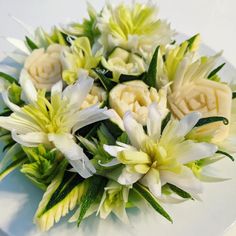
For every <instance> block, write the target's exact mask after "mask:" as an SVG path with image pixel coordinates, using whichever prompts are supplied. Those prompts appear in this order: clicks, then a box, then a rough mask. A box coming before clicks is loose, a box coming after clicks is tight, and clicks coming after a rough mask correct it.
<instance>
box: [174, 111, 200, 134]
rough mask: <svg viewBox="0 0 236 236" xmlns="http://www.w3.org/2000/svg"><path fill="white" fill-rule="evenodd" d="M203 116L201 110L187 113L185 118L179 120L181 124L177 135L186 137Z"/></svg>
mask: <svg viewBox="0 0 236 236" xmlns="http://www.w3.org/2000/svg"><path fill="white" fill-rule="evenodd" d="M201 117H202V115H201V113H200V112H192V113H190V114H188V115H186V116H185V117H184V118H183V119H181V120H180V121H179V124H178V126H177V129H176V136H178V137H184V136H185V135H186V134H188V133H189V132H190V131H191V130H192V129H193V127H194V126H195V125H196V124H197V122H198V121H199V119H200V118H201Z"/></svg>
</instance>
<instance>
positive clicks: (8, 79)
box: [0, 71, 19, 85]
mask: <svg viewBox="0 0 236 236" xmlns="http://www.w3.org/2000/svg"><path fill="white" fill-rule="evenodd" d="M0 78H3V79H5V80H7V81H8V82H10V83H16V84H17V85H19V83H18V81H17V80H16V79H15V78H14V77H12V76H11V75H8V74H6V73H4V72H1V71H0Z"/></svg>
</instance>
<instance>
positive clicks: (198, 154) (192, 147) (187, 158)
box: [174, 141, 217, 164]
mask: <svg viewBox="0 0 236 236" xmlns="http://www.w3.org/2000/svg"><path fill="white" fill-rule="evenodd" d="M216 151H217V146H216V145H214V144H210V143H194V142H193V141H185V142H183V143H181V144H179V145H178V147H177V149H176V150H175V154H174V155H175V157H176V158H177V159H178V161H179V162H180V163H182V164H186V163H189V162H192V161H196V160H200V159H203V158H206V157H211V156H213V155H214V154H215V152H216Z"/></svg>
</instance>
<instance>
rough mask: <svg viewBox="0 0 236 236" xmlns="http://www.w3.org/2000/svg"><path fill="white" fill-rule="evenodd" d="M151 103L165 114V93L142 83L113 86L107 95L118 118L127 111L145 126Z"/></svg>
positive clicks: (131, 82) (133, 82) (135, 82)
mask: <svg viewBox="0 0 236 236" xmlns="http://www.w3.org/2000/svg"><path fill="white" fill-rule="evenodd" d="M153 102H156V103H158V104H159V105H160V109H161V110H163V112H166V92H165V91H164V90H160V93H158V92H157V90H156V89H155V88H150V89H149V87H148V86H147V85H146V84H145V83H144V82H142V81H140V80H136V81H130V82H126V83H123V84H118V85H117V86H115V87H114V88H113V89H112V90H111V92H110V94H109V103H110V106H111V108H113V109H114V110H115V111H116V112H117V113H118V114H119V116H120V117H123V116H124V114H125V113H126V112H127V111H131V112H132V113H133V116H134V118H135V119H136V120H137V121H138V122H140V123H141V124H143V125H146V122H147V115H148V106H149V105H151V104H152V103H153Z"/></svg>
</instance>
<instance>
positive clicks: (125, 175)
mask: <svg viewBox="0 0 236 236" xmlns="http://www.w3.org/2000/svg"><path fill="white" fill-rule="evenodd" d="M142 176H143V175H142V174H139V173H130V172H129V171H128V170H127V168H126V167H125V168H123V170H122V173H121V175H120V176H119V178H118V183H120V184H122V185H130V184H133V183H136V182H137V181H138V180H139V179H141V178H142Z"/></svg>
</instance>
